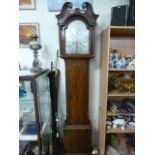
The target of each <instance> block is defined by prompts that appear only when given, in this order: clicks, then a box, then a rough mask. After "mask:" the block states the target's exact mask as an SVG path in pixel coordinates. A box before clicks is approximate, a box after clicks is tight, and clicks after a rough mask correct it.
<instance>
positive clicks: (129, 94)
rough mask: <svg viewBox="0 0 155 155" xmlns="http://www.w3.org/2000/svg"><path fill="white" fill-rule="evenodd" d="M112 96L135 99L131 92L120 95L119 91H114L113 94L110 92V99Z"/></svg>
mask: <svg viewBox="0 0 155 155" xmlns="http://www.w3.org/2000/svg"><path fill="white" fill-rule="evenodd" d="M110 96H120V97H121V96H123V97H128V96H129V97H130V96H131V97H132V96H133V97H134V96H135V93H130V92H125V93H119V92H117V91H113V92H109V93H108V97H110Z"/></svg>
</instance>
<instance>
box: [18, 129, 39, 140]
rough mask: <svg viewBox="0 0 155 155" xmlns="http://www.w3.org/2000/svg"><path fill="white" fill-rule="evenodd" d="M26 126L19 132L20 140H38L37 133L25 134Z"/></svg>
mask: <svg viewBox="0 0 155 155" xmlns="http://www.w3.org/2000/svg"><path fill="white" fill-rule="evenodd" d="M24 130H25V127H23V128H22V130H21V131H20V133H19V140H21V141H37V139H38V138H37V134H23V131H24Z"/></svg>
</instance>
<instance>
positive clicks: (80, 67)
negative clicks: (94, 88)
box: [56, 2, 98, 154]
mask: <svg viewBox="0 0 155 155" xmlns="http://www.w3.org/2000/svg"><path fill="white" fill-rule="evenodd" d="M82 8H83V9H82V10H80V9H79V8H75V10H73V9H72V3H70V2H66V3H65V4H64V5H63V7H62V10H61V13H60V14H59V15H57V16H56V17H57V19H58V27H59V42H60V56H61V57H62V58H63V59H64V60H65V67H66V68H65V70H66V77H65V78H66V95H67V96H66V104H67V105H66V107H67V118H66V120H65V125H64V153H65V154H68V153H72V154H74V153H84V154H88V153H91V151H92V146H91V134H92V129H91V124H90V121H89V118H88V109H89V107H88V105H89V100H88V99H89V89H88V88H89V85H88V84H89V60H90V59H91V58H93V57H94V56H95V27H96V20H97V18H98V15H96V14H94V12H93V8H92V6H91V4H90V3H88V2H84V3H83V4H82Z"/></svg>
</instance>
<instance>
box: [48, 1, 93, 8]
mask: <svg viewBox="0 0 155 155" xmlns="http://www.w3.org/2000/svg"><path fill="white" fill-rule="evenodd" d="M65 2H71V3H72V4H73V8H80V9H82V3H83V2H89V3H91V4H92V3H93V0H48V11H60V10H61V9H62V6H63V4H64V3H65Z"/></svg>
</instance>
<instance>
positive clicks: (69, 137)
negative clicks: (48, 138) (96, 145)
mask: <svg viewBox="0 0 155 155" xmlns="http://www.w3.org/2000/svg"><path fill="white" fill-rule="evenodd" d="M91 151H92V147H91V126H90V125H65V127H64V154H79V155H80V154H81V155H82V154H90V152H91Z"/></svg>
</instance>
